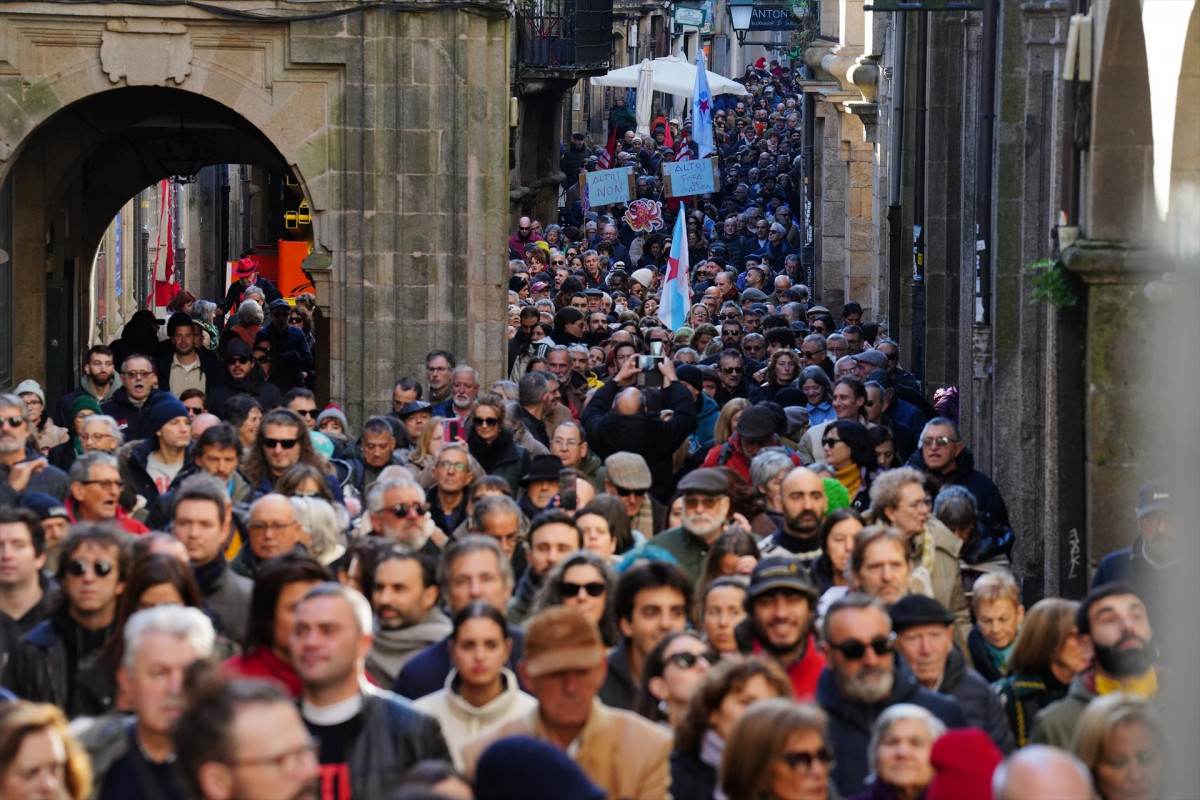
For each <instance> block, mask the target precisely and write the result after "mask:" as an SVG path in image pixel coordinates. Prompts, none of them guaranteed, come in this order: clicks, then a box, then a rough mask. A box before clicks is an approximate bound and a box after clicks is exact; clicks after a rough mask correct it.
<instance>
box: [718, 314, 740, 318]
mask: <svg viewBox="0 0 1200 800" xmlns="http://www.w3.org/2000/svg"><path fill="white" fill-rule="evenodd" d="M718 318H719V319H737V318H738V315H737V314H721V315H719V317H718Z"/></svg>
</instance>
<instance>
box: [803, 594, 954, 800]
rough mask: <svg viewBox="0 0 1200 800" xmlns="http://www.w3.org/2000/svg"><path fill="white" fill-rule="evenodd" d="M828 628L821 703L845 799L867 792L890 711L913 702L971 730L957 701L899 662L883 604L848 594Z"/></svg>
mask: <svg viewBox="0 0 1200 800" xmlns="http://www.w3.org/2000/svg"><path fill="white" fill-rule="evenodd" d="M822 625H823V629H822V637H821V638H822V640H823V641H822V643H821V648H822V649H823V650H824V652H825V657H826V658H827V659H828V663H827V664H826V666H825V669H824V671H822V673H821V677H820V678H819V679H818V681H817V703H818V704H819V705H820V706H821V707H822V708H823V709H825V713H827V714H828V715H829V733H828V735H827V736H826V737H825V741H826V742H827V743H829V744H831V745H833V747H834V749H835V750H836V751H837V766H836V767H834V769H833V774H832V777H833V782H834V784H836V785H837V788H838V791H839V792H841V794H842V795H843V796H846V797H850V796H852V795H855V794H859V793H861V792H863V791H865V790H866V789H867V779H868V776H869V775H870V773H871V765H870V763H869V761H868V756H867V746H868V744H869V742H870V739H871V726H872V725H873V724H874V722H875V719H876V717H878V716H879V714H880V712H882V711H883V710H884V709H885V708H887V707H889V706H893V705H896V704H897V703H913V704H914V705H918V706H921V707H922V708H925V709H926V710H928V711H930V712H931V713H932V714H933V715H934V716H935V717H937V718H938V719H940V720H941V721H942V722H944V723H946V725H947V726H948V727H951V728H961V727H963V726H965V725H966V720H965V719H964V717H963V713H962V710H961V709H960V708H959V707H958V702H957V701H956V700H955V699H954V698H952V697H949V696H947V695H943V694H938V693H936V692H931V691H929V690H928V689H925V688H922V687H921V684H920V683H918V682H917V679H916V677H915V676H914V675H913V674H912V671H911V670H910V669H909V668H908V666H907V665H906V664H905V663H904V661H903V660H902V659H897V658H896V657H895V655H894V653H893V650H894V647H895V641H896V637H895V634H893V633H892V620H891V618H890V617H889V616H888V614H887V612H886V611H884V610H883V606H881V605H880V604H879V601H878V600H876V599H874V598H872V597H867V596H866V595H861V594H848V595H846V596H844V597H842V598H840V599H839V600H837V601H835V602H834V603H833V605H831V606H830V607H829V610H828V611H827V612H825V619H824V622H823V623H822Z"/></svg>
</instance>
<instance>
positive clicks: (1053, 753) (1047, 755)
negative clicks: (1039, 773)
mask: <svg viewBox="0 0 1200 800" xmlns="http://www.w3.org/2000/svg"><path fill="white" fill-rule="evenodd" d="M1048 760H1058V761H1061V762H1065V763H1066V764H1069V765H1070V766H1071V767H1073V768H1074V769H1075V771H1076V772H1078V773H1079V776H1080V777H1081V778H1082V779H1083V781H1084V784H1085V785H1086V786H1087V787H1088V789H1089V790H1094V787H1095V784H1094V781H1093V779H1092V772H1091V770H1089V769H1088V768H1087V765H1086V764H1084V763H1083V761H1081V760H1080V759H1079V758H1078V757H1077V756H1076V755H1074V754H1073V753H1068V752H1067V751H1066V750H1062V749H1060V748H1057V747H1051V746H1050V745H1045V744H1031V745H1026V746H1025V747H1022V748H1021V749H1020V750H1017V751H1016V752H1014V753H1013V754H1012V755H1010V756H1009V757H1008V758H1006V759H1004V761H1002V762H1000V765H999V766H997V767H996V771H995V772H993V773H992V797H993V798H994V800H1015V799H1014V798H1010V797H1009V796H1008V773H1009V771H1010V770H1011V769H1012V766H1013V764H1014V763H1024V762H1028V766H1029V767H1030V768H1033V769H1039V770H1041V769H1045V767H1046V766H1048V764H1047V763H1046V762H1047V761H1048Z"/></svg>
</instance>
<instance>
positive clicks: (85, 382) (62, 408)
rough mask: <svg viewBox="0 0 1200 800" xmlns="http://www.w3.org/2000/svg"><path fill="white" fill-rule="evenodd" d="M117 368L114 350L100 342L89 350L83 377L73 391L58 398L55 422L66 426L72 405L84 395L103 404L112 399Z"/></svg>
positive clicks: (69, 418) (69, 420) (68, 422)
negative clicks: (114, 360) (114, 362)
mask: <svg viewBox="0 0 1200 800" xmlns="http://www.w3.org/2000/svg"><path fill="white" fill-rule="evenodd" d="M115 377H116V368H115V367H114V365H113V354H112V350H109V349H108V348H107V347H105V346H104V345H102V344H98V345H96V346H95V347H93V348H91V349H90V350H88V352H87V361H85V362H84V364H83V377H82V378H80V379H79V385H78V386H76V387H75V390H74V391H72V392H67V393H66V394H64V395H63V396H62V397H60V398H58V406H57V408H56V409H55V412H54V423H55V424H56V425H59V426H61V427H66V426H67V425H68V424H70V422H71V416H72V415H71V406H73V405H74V404H75V401H76V400H77V399H78V398H80V397H81V396H83V395H90V396H91V397H94V398H95V399H96V402H97V403H99V404H101V405H103V404H104V403H106V402H108V401H109V400H111V399H112V395H113V392H115V391H116V389H117V384H116V381H115V380H114V378H115Z"/></svg>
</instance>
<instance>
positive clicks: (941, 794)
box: [925, 728, 1004, 800]
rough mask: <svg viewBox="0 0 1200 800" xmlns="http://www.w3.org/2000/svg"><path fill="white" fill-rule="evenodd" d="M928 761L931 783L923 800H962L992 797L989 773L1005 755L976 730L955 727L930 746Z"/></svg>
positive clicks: (981, 732) (984, 734)
mask: <svg viewBox="0 0 1200 800" xmlns="http://www.w3.org/2000/svg"><path fill="white" fill-rule="evenodd" d="M930 760H931V761H932V762H933V782H932V783H930V784H929V789H927V790H926V792H925V800H963V798H968V797H991V796H992V773H993V772H995V771H996V767H998V766H999V765H1000V762H1001V761H1003V760H1004V755H1003V754H1002V753H1001V752H1000V749H999V748H998V747H996V745H995V744H994V743H993V742H992V740H991V738H990V737H989V736H988V735H987V734H986V733H984V732H983V731H981V730H979V729H978V728H956V729H955V730H952V731H947V732H946V733H944V734H942V736H941V737H940V738H939V739H938V740H937V741H936V742H934V743H933V753H932V755H931V756H930Z"/></svg>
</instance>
